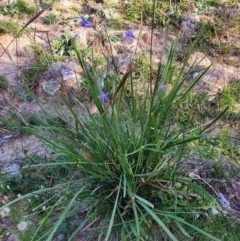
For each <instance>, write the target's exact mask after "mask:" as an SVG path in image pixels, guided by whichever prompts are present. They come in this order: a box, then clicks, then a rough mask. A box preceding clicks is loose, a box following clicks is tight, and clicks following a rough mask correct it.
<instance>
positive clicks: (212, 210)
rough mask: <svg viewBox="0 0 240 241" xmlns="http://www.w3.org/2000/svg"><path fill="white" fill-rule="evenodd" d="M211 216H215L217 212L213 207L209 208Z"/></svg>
mask: <svg viewBox="0 0 240 241" xmlns="http://www.w3.org/2000/svg"><path fill="white" fill-rule="evenodd" d="M211 212H212V215H217V214H218V213H219V212H218V210H217V209H216V208H215V207H212V208H211Z"/></svg>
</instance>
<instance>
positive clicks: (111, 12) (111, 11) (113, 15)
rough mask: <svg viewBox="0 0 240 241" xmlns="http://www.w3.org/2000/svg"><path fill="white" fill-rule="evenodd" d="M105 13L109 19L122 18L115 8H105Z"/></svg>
mask: <svg viewBox="0 0 240 241" xmlns="http://www.w3.org/2000/svg"><path fill="white" fill-rule="evenodd" d="M103 13H104V16H105V18H106V19H107V20H111V19H118V18H120V15H119V14H118V13H117V12H116V11H115V10H114V9H103Z"/></svg>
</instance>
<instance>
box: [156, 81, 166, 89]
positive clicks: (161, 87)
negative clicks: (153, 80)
mask: <svg viewBox="0 0 240 241" xmlns="http://www.w3.org/2000/svg"><path fill="white" fill-rule="evenodd" d="M165 87H166V85H165V84H164V83H161V84H160V85H159V86H158V90H164V89H165Z"/></svg>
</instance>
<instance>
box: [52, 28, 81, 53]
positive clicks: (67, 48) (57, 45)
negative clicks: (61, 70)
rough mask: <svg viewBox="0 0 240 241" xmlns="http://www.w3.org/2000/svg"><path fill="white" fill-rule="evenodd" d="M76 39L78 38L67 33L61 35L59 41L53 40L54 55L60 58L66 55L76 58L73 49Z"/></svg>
mask: <svg viewBox="0 0 240 241" xmlns="http://www.w3.org/2000/svg"><path fill="white" fill-rule="evenodd" d="M75 38H76V36H70V33H69V32H68V31H65V34H64V35H61V37H60V38H59V39H58V40H53V41H52V42H51V45H52V47H53V48H54V53H55V54H56V55H59V56H64V55H65V56H70V57H72V58H76V54H75V52H74V48H73V43H74V41H75Z"/></svg>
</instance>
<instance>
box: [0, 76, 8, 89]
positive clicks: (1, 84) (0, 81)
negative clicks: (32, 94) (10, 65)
mask: <svg viewBox="0 0 240 241" xmlns="http://www.w3.org/2000/svg"><path fill="white" fill-rule="evenodd" d="M7 88H8V81H7V78H6V76H5V75H0V90H1V89H2V90H4V89H7Z"/></svg>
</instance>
